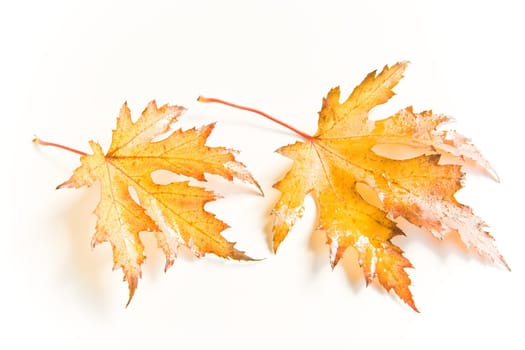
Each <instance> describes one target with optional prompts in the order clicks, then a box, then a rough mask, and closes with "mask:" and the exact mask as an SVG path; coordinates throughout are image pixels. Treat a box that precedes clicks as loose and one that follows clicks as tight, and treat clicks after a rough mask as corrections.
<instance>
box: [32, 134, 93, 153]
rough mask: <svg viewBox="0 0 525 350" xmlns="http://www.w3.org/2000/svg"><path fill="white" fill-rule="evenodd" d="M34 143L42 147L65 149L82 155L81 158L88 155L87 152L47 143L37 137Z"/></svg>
mask: <svg viewBox="0 0 525 350" xmlns="http://www.w3.org/2000/svg"><path fill="white" fill-rule="evenodd" d="M33 142H34V143H36V144H37V145H40V146H51V147H56V148H61V149H65V150H66V151H69V152H73V153H76V154H80V155H81V156H85V155H87V153H86V152H82V151H79V150H78V149H74V148H71V147H67V146H64V145H60V144H58V143H54V142H47V141H44V140H41V139H39V138H38V137H35V138H34V139H33Z"/></svg>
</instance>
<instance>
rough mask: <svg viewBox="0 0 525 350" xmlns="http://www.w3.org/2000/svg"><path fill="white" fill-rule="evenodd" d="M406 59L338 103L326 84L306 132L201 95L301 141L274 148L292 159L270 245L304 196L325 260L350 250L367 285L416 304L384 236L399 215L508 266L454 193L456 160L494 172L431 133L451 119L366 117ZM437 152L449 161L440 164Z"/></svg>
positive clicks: (469, 151)
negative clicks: (399, 154)
mask: <svg viewBox="0 0 525 350" xmlns="http://www.w3.org/2000/svg"><path fill="white" fill-rule="evenodd" d="M406 65H407V63H406V62H402V63H397V64H395V65H393V66H391V67H388V66H386V67H385V68H384V69H383V70H382V71H381V72H380V73H379V74H377V73H376V72H375V71H374V72H371V73H370V74H368V75H367V76H366V78H365V79H364V80H363V82H362V83H361V84H360V85H359V86H357V87H356V88H355V89H354V91H353V92H352V93H351V95H350V96H349V97H348V99H346V101H344V102H343V103H341V102H340V101H339V99H340V91H339V88H334V89H332V90H330V92H329V93H328V95H327V97H326V98H325V99H324V100H323V106H322V109H321V111H320V113H319V122H318V130H317V132H316V133H315V135H313V136H310V135H307V134H305V133H303V132H301V131H299V130H297V129H295V128H293V127H291V126H289V125H287V124H285V123H283V122H281V121H279V120H277V119H275V118H273V117H271V116H269V115H267V114H265V113H262V112H260V111H257V110H254V109H251V108H248V107H243V106H239V105H234V104H231V103H229V102H225V101H221V100H217V99H210V98H204V97H201V98H200V100H201V101H202V102H219V103H223V104H227V105H230V106H232V107H236V108H240V109H244V110H249V111H252V112H256V113H259V114H261V115H263V116H265V117H267V118H269V119H271V120H273V121H274V122H277V123H279V124H281V125H283V126H286V127H287V128H289V129H291V130H293V131H294V132H296V133H297V134H298V135H299V136H300V137H301V138H303V140H304V141H303V142H296V143H294V144H291V145H287V146H284V147H282V148H280V149H279V150H278V151H277V152H279V153H280V154H282V155H284V156H286V157H288V158H290V159H292V160H293V164H292V167H291V169H290V170H289V171H288V172H287V173H286V175H285V176H284V178H283V179H282V180H280V181H279V182H278V183H277V184H275V186H274V187H275V188H276V189H277V190H279V191H280V192H281V196H280V198H279V200H278V201H277V203H276V205H275V207H274V210H273V215H274V222H273V246H274V250H275V251H277V248H278V247H279V245H280V244H281V242H282V241H283V240H284V239H285V237H286V236H287V235H288V233H289V232H290V229H291V228H292V227H293V225H294V224H295V223H296V222H297V220H299V219H300V218H301V216H302V215H303V201H304V199H305V196H306V195H308V194H311V195H312V196H313V198H314V200H315V202H316V203H317V206H318V210H319V219H318V223H317V227H316V230H320V231H323V232H324V233H325V234H326V237H327V243H328V245H329V250H330V261H331V264H332V267H335V265H336V264H337V263H338V261H339V260H340V259H341V257H342V256H343V253H344V252H345V251H346V249H348V248H349V247H352V248H354V249H355V250H356V251H357V253H358V262H359V265H360V266H361V267H362V269H363V271H364V276H365V280H366V283H367V284H368V283H370V282H371V281H373V280H374V279H375V278H377V279H378V280H379V282H380V284H381V285H382V286H383V287H384V288H385V289H386V290H391V289H393V290H394V292H395V293H396V294H397V295H398V296H399V297H400V298H401V299H402V300H403V301H405V302H406V303H407V304H408V305H409V306H410V307H412V308H413V309H414V310H416V311H417V309H416V306H415V304H414V300H413V297H412V293H411V291H410V289H409V286H410V283H411V282H410V278H409V276H408V274H407V273H406V271H405V269H406V268H408V267H411V264H410V262H409V261H408V260H407V259H406V258H405V257H404V256H403V251H402V250H401V249H400V248H399V247H397V246H396V245H394V244H393V243H392V238H394V237H395V236H397V235H400V234H402V230H401V229H400V228H399V227H398V226H397V224H396V220H397V219H399V218H404V219H406V220H408V221H409V222H411V223H412V224H415V225H417V226H419V227H422V228H423V229H425V230H428V231H430V232H431V233H432V234H433V235H434V236H436V237H437V238H442V237H444V236H445V235H447V234H450V233H455V232H457V233H459V235H460V237H461V239H462V240H463V242H464V243H465V244H466V245H467V247H472V248H474V249H476V250H477V251H478V252H479V254H480V255H482V256H484V257H486V258H488V259H489V260H491V261H493V262H496V263H500V264H502V265H504V266H506V267H507V265H506V263H505V261H504V259H503V257H502V256H501V255H500V254H499V252H498V250H497V249H496V247H495V245H494V242H493V238H492V237H491V236H490V234H489V233H488V232H487V231H486V230H485V228H486V224H485V223H484V222H483V221H482V220H481V219H480V218H479V217H477V216H475V215H474V214H473V213H472V210H471V209H470V208H469V207H467V206H465V205H463V204H460V203H459V202H458V201H457V200H456V199H455V198H454V194H455V193H456V192H457V191H458V190H459V189H460V188H461V179H462V177H463V175H464V174H463V172H462V166H464V165H473V164H476V165H477V166H479V167H481V168H482V169H484V170H485V171H486V172H487V173H489V174H491V175H492V176H493V177H494V178H496V179H497V175H496V174H495V172H494V170H493V169H492V168H491V167H490V165H489V163H488V162H487V161H486V160H485V159H483V157H482V156H481V154H480V152H479V151H478V150H477V149H476V147H475V146H474V145H473V144H472V143H470V141H469V140H468V139H467V138H465V137H463V136H461V135H459V134H457V133H455V132H451V131H437V130H436V128H437V127H438V126H439V125H440V124H441V123H443V122H445V121H447V120H448V119H449V118H447V117H446V116H443V115H435V114H433V113H432V112H431V111H425V112H422V113H414V112H413V111H412V108H410V107H409V108H406V109H404V110H401V111H400V112H398V113H397V114H395V115H394V116H391V117H389V118H387V119H384V120H379V121H376V122H374V121H372V120H370V119H368V113H369V111H370V110H371V109H372V108H373V107H375V106H377V105H380V104H383V103H385V102H387V101H388V100H389V99H390V97H392V96H393V95H394V92H393V91H392V88H393V87H394V86H396V85H397V83H398V82H399V80H400V79H401V78H402V75H403V72H404V70H405V68H406ZM393 146H396V147H400V146H401V147H405V148H407V147H408V148H410V149H411V150H412V153H413V154H414V152H415V155H412V156H405V158H403V159H393V158H389V157H388V156H387V154H385V152H384V150H385V147H386V148H392V147H393ZM442 156H446V157H447V159H448V160H449V161H451V160H452V161H453V163H454V164H441V163H440V159H441V158H442ZM366 192H372V193H375V197H377V198H376V199H375V201H374V200H371V199H368V198H365V197H367V196H366Z"/></svg>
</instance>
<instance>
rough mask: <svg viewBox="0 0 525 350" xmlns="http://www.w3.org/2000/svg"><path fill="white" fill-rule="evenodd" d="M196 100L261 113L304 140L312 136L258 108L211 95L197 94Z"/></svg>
mask: <svg viewBox="0 0 525 350" xmlns="http://www.w3.org/2000/svg"><path fill="white" fill-rule="evenodd" d="M197 101H199V102H203V103H220V104H223V105H226V106H229V107H233V108H237V109H241V110H244V111H248V112H252V113H255V114H259V115H261V116H263V117H265V118H267V119H270V120H271V121H272V122H274V123H277V124H279V125H281V126H284V127H285V128H287V129H288V130H291V131H293V132H294V133H296V134H297V135H298V136H300V137H301V138H302V139H304V140H305V141H309V140H311V139H312V138H313V137H312V136H311V135H308V134H307V133H305V132H303V131H301V130H298V129H296V128H294V127H293V126H291V125H289V124H286V123H285V122H282V121H280V120H279V119H277V118H275V117H272V116H271V115H269V114H267V113H264V112H262V111H260V110H258V109H255V108H251V107H246V106H241V105H238V104H235V103H231V102H228V101H224V100H220V99H218V98H213V97H204V96H199V98H197Z"/></svg>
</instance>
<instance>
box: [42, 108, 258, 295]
mask: <svg viewBox="0 0 525 350" xmlns="http://www.w3.org/2000/svg"><path fill="white" fill-rule="evenodd" d="M183 111H184V108H183V107H178V106H169V105H164V106H162V107H160V108H158V107H157V105H156V103H155V102H154V101H152V102H150V103H149V104H148V106H147V108H146V109H145V110H144V111H143V112H142V114H141V116H140V117H139V118H138V120H137V121H136V122H133V121H132V120H131V114H130V110H129V108H128V106H127V104H124V105H123V107H122V108H121V110H120V115H119V117H118V119H117V128H116V129H115V130H114V131H113V137H112V142H111V145H110V147H109V150H108V152H107V153H106V154H105V155H104V153H103V151H102V148H101V147H100V145H99V144H98V143H95V142H92V141H91V142H90V146H91V149H92V151H93V154H83V155H82V157H81V158H80V159H81V166H80V167H78V168H77V169H76V170H75V171H74V173H73V176H71V178H70V179H69V180H67V181H66V182H64V183H62V184H61V185H59V186H58V188H65V187H73V188H78V187H81V186H91V185H92V184H93V183H94V182H95V181H100V185H101V197H100V202H99V204H98V206H97V207H96V209H95V214H96V216H97V223H96V231H95V235H94V237H93V245H96V244H99V243H101V242H109V243H110V244H111V246H112V250H113V260H114V267H115V268H121V269H122V271H123V272H124V279H125V280H126V281H127V283H128V286H129V300H128V304H129V301H131V299H132V297H133V294H134V292H135V289H136V288H137V283H138V279H139V277H141V265H142V263H143V262H144V258H145V257H144V252H143V250H144V247H143V244H142V242H141V240H140V237H139V233H140V232H143V231H148V232H152V233H154V235H155V237H156V239H157V242H158V246H159V248H160V249H162V251H163V252H164V254H165V256H166V265H165V269H168V268H169V267H170V266H171V265H172V264H173V262H174V260H175V258H176V256H177V251H178V249H179V248H180V247H187V248H189V249H190V250H191V252H192V253H193V254H194V255H195V256H197V257H200V256H202V255H203V254H206V253H213V254H215V255H217V256H219V257H222V258H231V259H237V260H251V258H250V257H248V256H247V255H245V254H244V252H242V251H239V250H237V249H235V248H234V243H231V242H228V241H227V240H226V239H225V238H224V237H222V236H221V232H222V231H223V230H225V229H226V228H227V227H228V226H227V225H226V224H225V223H224V222H222V221H220V220H219V219H217V218H216V217H215V215H213V214H212V213H209V212H207V211H206V210H205V209H204V206H205V204H206V203H208V202H210V201H213V200H215V199H217V198H218V196H217V195H216V194H214V193H213V192H210V191H208V190H205V189H203V188H201V187H195V186H191V185H190V184H189V182H188V181H185V182H172V183H169V184H166V185H161V184H157V183H155V182H154V181H153V180H152V177H151V175H152V173H153V172H154V171H157V170H160V169H163V170H168V171H171V172H173V173H175V174H179V175H184V176H188V177H191V178H194V179H197V180H199V181H204V180H205V177H204V174H205V173H208V174H216V175H220V176H222V177H224V178H226V179H227V180H232V179H233V178H238V179H241V180H243V181H246V182H248V183H251V184H254V185H255V186H257V187H258V188H259V185H258V184H257V182H256V181H255V180H254V179H253V177H252V176H251V175H250V174H249V172H248V171H247V170H246V168H245V167H244V165H243V164H242V163H240V162H237V161H236V160H235V157H234V152H233V151H232V150H229V149H226V148H222V147H208V146H206V145H205V143H206V140H207V138H208V136H209V135H210V133H211V132H212V130H213V128H214V124H210V125H206V126H203V127H201V128H199V129H195V128H193V129H189V130H186V131H182V130H176V131H174V132H171V133H170V134H169V136H167V137H165V138H163V139H162V140H160V141H156V138H159V137H160V136H161V135H165V134H166V133H168V132H169V131H170V126H171V125H172V124H173V122H174V121H175V120H176V119H177V118H178V117H179V116H180V115H181V114H182V113H183ZM37 142H38V143H40V144H48V145H49V144H50V143H46V142H43V141H41V140H37ZM50 145H56V144H50ZM62 148H67V147H62ZM69 150H71V149H69ZM73 151H75V150H73ZM76 152H77V153H81V154H82V153H83V152H80V151H76ZM130 188H131V189H133V190H132V191H133V192H134V193H135V194H136V200H134V199H133V195H132V192H131V191H130ZM259 189H260V188H259Z"/></svg>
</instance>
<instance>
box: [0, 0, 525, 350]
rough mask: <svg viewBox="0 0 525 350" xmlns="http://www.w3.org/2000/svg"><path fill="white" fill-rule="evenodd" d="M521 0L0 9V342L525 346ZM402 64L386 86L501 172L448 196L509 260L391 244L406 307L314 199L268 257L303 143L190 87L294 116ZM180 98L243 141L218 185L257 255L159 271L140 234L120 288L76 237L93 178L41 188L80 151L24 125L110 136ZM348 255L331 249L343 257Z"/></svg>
mask: <svg viewBox="0 0 525 350" xmlns="http://www.w3.org/2000/svg"><path fill="white" fill-rule="evenodd" d="M523 13H524V12H523V10H522V9H521V7H520V2H519V1H515V2H513V1H501V0H500V1H476V2H474V1H472V2H470V3H469V2H467V1H464V2H459V1H443V0H440V1H427V2H423V1H366V2H365V1H318V2H314V1H310V2H308V1H268V0H266V1H195V0H193V1H187V2H183V1H148V2H146V1H144V2H138V1H121V2H117V1H89V2H87V1H86V2H79V1H53V0H49V1H16V2H14V1H13V2H7V1H6V2H2V4H1V5H0V40H1V41H0V44H1V54H0V63H1V64H0V73H1V75H0V89H1V91H0V103H1V118H2V119H1V120H2V126H1V129H0V130H1V132H2V135H1V141H2V145H1V152H2V160H1V162H2V171H1V173H2V175H1V176H2V181H1V186H2V203H3V204H2V205H3V209H2V214H1V215H2V219H1V224H2V229H1V244H2V254H1V255H0V259H1V261H0V269H1V270H0V276H1V281H2V282H1V291H0V320H1V321H2V325H1V329H2V330H1V332H0V333H1V334H2V335H1V338H0V342H1V344H2V345H1V347H2V348H6V349H11V348H13V349H14V348H37V347H38V348H59V349H61V348H70V349H88V348H89V349H93V348H97V349H101V348H110V347H118V348H127V349H135V348H137V349H139V348H142V349H144V348H146V347H147V348H149V349H161V348H164V349H166V348H167V349H171V348H179V349H189V348H212V347H213V348H216V349H223V348H228V349H241V348H242V349H244V348H249V349H272V348H292V347H293V348H305V347H306V346H309V348H312V349H314V348H317V349H325V348H335V347H336V346H337V347H338V348H349V349H357V348H358V347H359V348H361V349H363V348H379V347H389V348H404V349H421V348H428V349H448V348H459V347H461V346H463V347H465V348H498V349H503V348H505V349H512V348H514V349H517V348H523V343H524V341H523V338H522V332H523V329H522V327H523V324H522V319H523V312H524V311H525V310H524V302H523V295H524V292H525V291H524V288H523V280H524V273H523V272H524V271H523V268H524V265H525V264H524V259H523V256H524V253H523V249H524V243H525V240H524V229H523V212H522V208H523V205H522V203H523V196H524V195H525V193H524V190H523V171H522V164H523V156H522V150H523V125H524V123H523V119H524V112H523V103H522V102H523V98H524V97H523V94H524V89H523V82H524V81H525V75H524V73H523V62H524V59H525V57H524V54H523V52H522V51H521V50H522V49H523V33H524V32H525V28H524V25H523ZM399 60H410V61H411V62H412V63H411V65H410V66H409V68H408V70H407V72H406V75H405V76H406V77H405V79H404V80H403V81H402V82H401V83H400V84H399V86H398V87H397V88H396V92H397V94H398V95H397V96H396V97H394V98H393V99H392V100H391V102H390V103H389V104H388V105H385V106H382V107H380V108H378V109H377V110H375V111H374V115H375V116H376V117H379V116H383V117H386V116H388V115H389V114H391V113H393V112H395V111H396V110H397V109H399V108H402V107H404V106H406V105H410V104H412V105H414V107H415V109H416V110H421V109H429V108H432V109H433V110H434V111H436V112H440V113H447V114H449V115H451V116H454V117H455V118H456V120H457V122H456V123H455V124H454V125H452V127H454V128H455V129H457V130H458V131H460V132H462V133H463V134H466V135H467V136H469V137H471V138H472V139H473V140H474V142H475V143H476V144H477V145H478V147H479V148H480V149H481V150H482V151H483V153H484V154H485V155H486V157H487V158H488V159H489V160H490V161H491V162H492V163H493V165H494V166H495V168H496V169H497V170H498V172H499V174H500V176H501V179H502V182H501V183H500V184H497V183H495V182H492V181H491V180H490V179H487V178H484V177H481V176H479V175H472V176H469V177H468V178H467V181H466V185H467V187H466V189H464V190H462V191H461V192H460V193H459V194H458V198H459V199H460V200H461V201H463V202H464V203H466V204H469V205H471V206H472V207H473V208H474V209H475V212H476V213H477V214H478V215H480V216H482V217H483V218H484V219H485V220H486V221H487V222H488V223H489V224H490V226H491V232H492V233H493V235H494V236H495V237H496V240H497V245H498V247H499V248H500V250H501V252H502V253H503V255H504V256H505V258H506V259H507V261H508V263H509V265H510V266H511V267H512V269H513V271H512V272H510V273H509V272H507V271H505V270H504V269H502V268H498V267H495V266H492V265H490V264H488V263H486V262H483V261H481V260H480V259H479V258H478V257H477V256H475V254H472V253H470V252H465V251H464V249H462V248H461V247H459V246H458V245H457V244H456V243H455V242H454V240H446V241H444V242H437V241H435V240H434V239H433V238H432V237H430V236H428V235H424V234H423V235H418V234H411V235H409V236H408V237H399V238H396V239H395V243H397V244H399V245H400V246H401V247H402V248H403V249H404V250H405V251H406V256H407V257H408V258H409V259H410V260H411V261H412V263H413V264H414V266H415V269H413V270H410V276H411V278H412V280H413V287H412V291H413V293H414V296H415V301H416V304H417V305H418V307H419V309H420V310H421V313H420V314H417V313H415V312H413V311H412V310H411V309H410V308H408V307H407V306H406V305H404V304H403V303H402V302H400V301H399V300H398V299H397V298H396V297H395V296H393V295H389V294H387V293H385V292H384V291H383V290H382V289H381V288H379V287H378V286H377V285H371V286H369V287H368V288H365V285H364V282H363V278H362V276H361V275H360V273H359V272H358V271H357V270H356V269H355V268H350V269H349V272H345V269H344V268H343V266H338V267H337V268H336V269H335V270H334V271H331V269H330V267H329V264H328V256H327V249H326V247H325V246H324V244H323V238H322V237H318V236H316V235H313V236H312V235H311V234H310V232H311V229H312V226H313V223H314V220H315V206H314V205H313V203H312V201H311V200H310V199H308V200H307V213H306V216H305V218H304V220H302V221H301V223H300V224H299V225H298V226H297V227H296V228H295V229H294V230H293V232H292V233H291V234H290V236H289V237H288V239H287V240H286V241H285V242H284V243H283V245H282V247H281V249H280V251H279V252H278V254H277V255H273V254H272V253H271V252H270V250H269V247H268V240H269V237H268V232H267V230H268V228H269V226H268V223H269V221H268V213H269V211H270V210H271V207H272V205H273V203H274V202H275V200H276V199H277V196H278V193H277V191H275V190H273V189H272V187H271V186H272V184H273V183H274V182H275V181H276V180H277V179H279V178H280V177H281V176H283V174H284V171H285V169H286V168H287V167H288V166H289V162H288V161H287V160H286V159H284V158H283V157H281V156H279V155H277V154H275V153H273V150H275V149H276V148H278V147H279V146H282V145H284V144H287V143H290V142H294V141H295V140H297V138H296V137H295V136H294V135H292V134H290V133H289V132H288V131H287V130H285V129H283V128H281V127H280V126H278V125H275V124H272V123H270V122H269V121H267V120H264V119H262V118H260V117H257V116H254V115H250V114H248V113H243V112H238V111H234V110H231V109H227V108H225V107H222V106H213V105H203V104H199V103H198V102H196V98H197V96H198V95H199V94H203V95H207V96H215V97H220V98H224V99H229V100H232V101H235V102H238V103H243V104H247V105H250V106H254V107H259V108H261V109H263V110H265V111H266V112H268V113H271V114H273V115H275V116H277V117H279V118H281V119H282V120H284V121H286V122H288V123H290V124H292V125H294V126H296V127H298V128H301V129H303V130H305V131H307V132H310V133H312V132H314V131H315V129H316V122H317V111H318V110H319V109H320V106H321V100H322V97H323V96H324V95H325V94H326V92H327V91H328V89H329V88H331V87H333V86H336V85H341V88H342V90H343V94H344V95H346V94H348V93H349V92H350V91H351V89H352V88H353V87H354V86H355V85H356V84H358V83H359V82H360V81H361V79H362V78H363V77H364V76H365V74H366V73H368V72H369V71H371V70H374V69H379V68H381V67H382V66H384V65H385V64H392V63H395V62H396V61H399ZM151 99H156V100H157V101H158V103H159V104H163V103H172V104H180V105H184V106H186V107H187V108H189V110H188V112H187V114H186V115H185V117H184V118H183V124H184V125H185V126H189V125H202V124H204V123H207V122H212V121H218V125H217V128H216V132H215V133H214V134H213V135H212V137H211V138H210V142H209V144H211V145H219V144H221V145H225V146H228V147H233V148H237V149H242V152H241V154H240V156H239V158H240V159H241V160H242V161H244V162H245V163H246V164H247V166H248V167H249V168H250V169H251V170H252V172H253V174H254V176H255V177H256V178H257V179H258V180H259V182H260V184H261V185H262V187H263V189H264V191H265V192H266V197H264V198H263V197H260V196H256V195H255V194H254V191H253V189H252V188H251V187H250V186H247V185H244V184H241V183H238V182H236V183H234V184H233V185H232V184H224V182H222V181H220V180H219V179H217V178H213V177H212V178H211V184H212V185H213V186H214V188H215V189H217V190H218V191H220V192H221V193H222V194H223V195H224V196H225V199H223V200H220V201H217V202H216V203H213V204H211V205H209V206H208V207H207V208H208V209H209V210H210V211H213V212H215V213H216V214H217V215H218V216H219V217H220V218H221V219H223V220H225V221H226V222H228V223H229V224H230V225H231V226H232V228H231V229H229V230H227V231H226V232H225V233H224V234H225V236H226V237H227V238H228V239H230V240H233V241H237V242H238V245H237V247H239V248H240V249H244V250H246V251H247V252H248V253H249V254H251V255H252V256H254V257H258V258H265V260H263V261H261V262H258V263H245V264H242V263H236V262H224V261H221V260H219V259H215V258H213V257H207V258H204V259H202V260H196V259H194V258H192V257H190V256H188V255H187V254H185V255H183V256H182V257H181V258H180V259H179V260H178V261H176V262H175V265H174V266H173V267H172V268H171V269H170V270H169V271H168V272H167V273H166V274H164V273H163V272H162V269H163V264H164V262H163V257H162V256H161V254H160V253H159V252H158V251H157V249H156V245H155V242H154V241H153V240H150V239H145V243H146V253H147V255H148V259H147V262H146V264H145V266H144V271H143V276H144V277H143V279H142V280H141V281H140V283H139V288H138V290H137V293H136V295H135V298H134V299H133V301H132V303H131V305H130V306H129V307H128V308H125V307H124V306H125V303H126V300H127V299H126V298H127V285H126V284H125V283H123V282H122V281H121V279H122V274H121V271H111V266H112V259H111V249H110V247H109V245H108V244H103V245H101V246H99V247H97V248H95V249H94V250H91V248H90V239H91V235H92V233H93V230H94V224H95V219H94V216H93V215H92V211H93V209H94V207H95V206H96V203H97V198H98V192H97V188H90V189H80V190H76V191H74V190H60V191H55V190H54V188H55V186H56V185H57V184H59V183H61V182H62V181H64V180H65V179H67V178H68V177H69V176H70V174H71V172H72V170H73V169H74V168H75V167H76V166H77V165H78V164H79V162H78V157H77V156H76V155H74V154H70V153H67V152H63V151H60V150H56V149H51V148H37V147H34V145H33V144H32V143H31V139H32V137H33V134H37V135H38V136H40V137H41V138H44V139H48V140H51V141H55V142H60V143H63V144H66V145H69V146H72V147H76V148H79V149H83V150H88V144H87V141H88V140H90V139H93V140H96V141H99V142H100V143H101V144H102V145H103V147H105V148H107V146H108V145H109V142H110V136H111V130H112V129H113V128H114V126H115V118H116V116H117V113H118V110H119V108H120V106H121V104H122V103H123V102H124V101H128V103H129V105H130V107H131V109H132V112H133V113H134V115H137V114H138V113H140V111H142V109H143V108H144V107H145V106H146V104H147V102H148V101H149V100H151ZM352 259H355V256H352V255H350V256H348V257H347V258H345V260H344V262H343V264H342V265H347V266H350V265H352V263H354V262H353V260H352Z"/></svg>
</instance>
